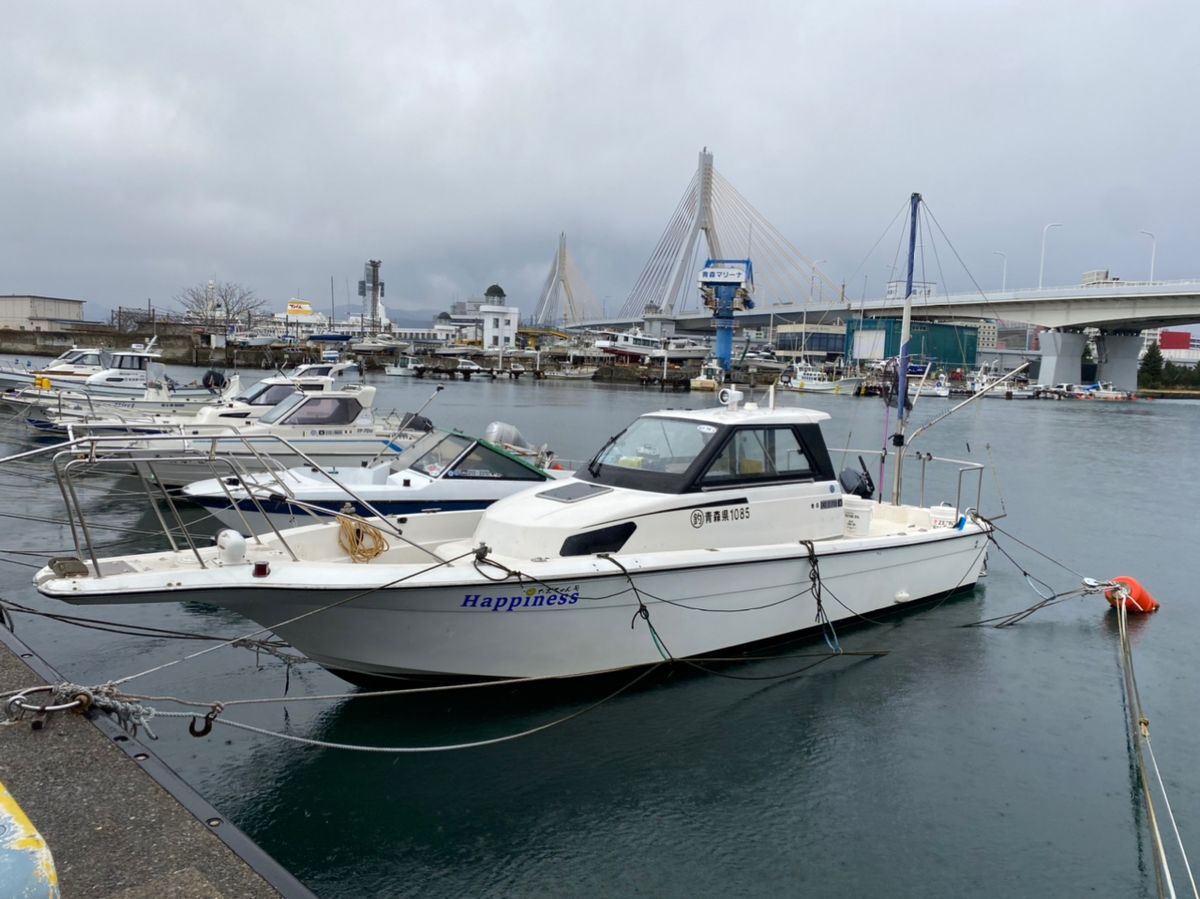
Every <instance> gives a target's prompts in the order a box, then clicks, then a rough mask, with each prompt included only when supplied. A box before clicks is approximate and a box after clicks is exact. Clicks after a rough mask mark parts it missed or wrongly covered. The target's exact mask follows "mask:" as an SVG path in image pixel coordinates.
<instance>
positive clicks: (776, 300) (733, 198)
mask: <svg viewBox="0 0 1200 899" xmlns="http://www.w3.org/2000/svg"><path fill="white" fill-rule="evenodd" d="M702 237H703V240H704V247H703V248H704V250H705V251H706V256H707V258H709V259H724V258H725V257H726V254H730V253H731V254H733V255H735V256H739V257H744V258H747V259H753V260H754V273H755V281H756V285H757V295H758V297H759V305H760V306H774V307H777V308H779V309H780V310H781V311H783V310H786V309H787V308H792V309H794V310H796V312H797V313H799V311H800V310H801V308H802V307H803V306H804V305H806V304H808V303H810V302H813V301H816V300H821V301H823V302H826V303H827V302H829V301H830V300H833V299H834V298H836V297H838V296H839V294H840V288H839V287H838V286H837V285H836V284H834V282H833V281H832V280H831V279H830V278H829V277H827V276H826V275H825V274H824V273H823V272H821V271H820V270H819V269H818V268H817V267H816V265H815V264H814V263H813V261H812V260H811V259H809V258H808V257H807V256H805V255H804V254H803V253H801V252H800V251H799V250H797V249H796V248H795V247H794V246H793V245H792V244H791V243H789V242H788V240H787V239H786V238H785V237H784V236H783V235H782V234H781V233H780V232H779V231H778V229H776V228H775V227H774V226H773V225H771V223H770V222H768V221H767V220H766V218H765V217H764V216H763V215H762V214H761V213H759V212H758V211H757V210H756V209H755V208H754V207H753V206H751V205H750V203H749V202H748V201H747V200H746V199H745V198H744V197H743V196H742V195H741V194H739V193H738V192H737V190H736V189H734V187H733V185H731V184H730V183H729V182H728V181H726V180H725V179H724V178H723V177H721V174H720V173H719V172H718V171H717V170H716V168H715V167H714V166H713V154H712V153H710V152H709V151H708V148H707V147H705V148H704V149H702V150H701V151H700V160H699V165H698V166H697V167H696V172H695V174H694V175H693V176H692V180H691V182H690V183H689V184H688V188H687V190H686V192H685V193H684V195H683V199H682V200H680V202H679V205H678V206H677V207H676V208H675V212H674V213H673V214H672V216H671V220H670V221H669V222H668V224H667V227H666V230H665V231H663V234H662V237H660V238H659V241H658V244H657V246H655V248H654V252H653V253H652V254H651V256H650V259H649V260H648V261H647V262H646V265H645V267H644V268H643V269H642V273H641V274H640V275H639V276H638V279H637V282H636V283H635V284H634V286H633V289H632V290H631V291H630V293H629V296H628V298H627V299H626V300H625V304H624V305H623V306H622V308H621V311H620V313H619V317H620V318H640V317H642V315H643V314H644V313H645V312H646V311H647V310H650V311H653V312H659V313H662V314H665V315H669V316H670V315H684V314H687V313H689V312H694V311H698V309H697V305H698V299H697V292H696V290H695V279H696V275H697V274H698V273H699V271H700V269H701V268H702V267H703V265H704V260H705V258H706V257H705V256H701V255H699V251H700V249H701V247H700V240H701V238H702Z"/></svg>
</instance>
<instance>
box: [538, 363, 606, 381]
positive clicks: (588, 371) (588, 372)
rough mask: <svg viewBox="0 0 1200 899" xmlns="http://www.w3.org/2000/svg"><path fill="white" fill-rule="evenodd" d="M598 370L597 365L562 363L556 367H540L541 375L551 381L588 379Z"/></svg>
mask: <svg viewBox="0 0 1200 899" xmlns="http://www.w3.org/2000/svg"><path fill="white" fill-rule="evenodd" d="M599 370H600V366H598V365H573V364H571V363H564V364H562V365H560V366H559V367H558V368H544V369H542V377H543V378H549V379H550V380H552V381H590V380H592V378H594V377H595V376H596V372H598V371H599Z"/></svg>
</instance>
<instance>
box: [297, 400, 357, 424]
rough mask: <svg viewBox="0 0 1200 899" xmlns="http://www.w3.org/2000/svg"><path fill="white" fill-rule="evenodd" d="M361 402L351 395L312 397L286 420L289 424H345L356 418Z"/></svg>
mask: <svg viewBox="0 0 1200 899" xmlns="http://www.w3.org/2000/svg"><path fill="white" fill-rule="evenodd" d="M361 411H362V404H360V403H359V401H358V400H356V399H354V398H353V397H350V398H344V397H342V398H339V397H312V398H310V399H309V401H308V402H307V403H305V404H304V405H303V406H301V407H300V408H299V409H297V410H296V411H295V412H294V413H293V414H292V415H291V416H290V417H289V418H288V420H287V423H288V424H289V425H347V424H350V422H352V421H354V419H356V418H358V413H359V412H361Z"/></svg>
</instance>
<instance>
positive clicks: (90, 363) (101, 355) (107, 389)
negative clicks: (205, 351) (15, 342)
mask: <svg viewBox="0 0 1200 899" xmlns="http://www.w3.org/2000/svg"><path fill="white" fill-rule="evenodd" d="M156 341H157V338H153V337H152V338H151V339H150V342H149V343H147V344H144V345H143V344H140V343H135V344H133V345H132V346H131V347H130V348H129V349H127V350H107V349H94V348H87V349H81V350H69V351H68V352H66V353H63V354H62V355H61V356H59V357H58V358H57V359H55V360H54V361H53V362H52V363H50V364H49V365H47V366H46V367H45V368H42V369H20V368H15V367H9V368H6V369H3V370H0V387H5V388H18V389H19V388H23V387H37V388H39V389H42V390H74V391H83V392H86V393H89V394H92V395H94V396H98V395H105V396H121V397H125V398H126V399H129V398H134V397H138V396H140V395H141V394H142V393H143V392H144V391H145V390H146V384H147V380H148V379H147V376H146V372H147V369H148V368H149V366H150V365H152V364H156V363H158V362H159V360H160V359H161V358H162V353H160V352H158V351H157V350H156V349H154V344H155V343H156ZM224 380H225V376H224V374H222V373H221V372H220V371H217V370H216V369H212V370H210V371H209V372H208V373H206V374H205V376H204V382H203V383H199V384H192V385H186V386H181V385H179V384H176V383H175V382H174V381H173V380H172V379H171V378H169V377H167V378H166V384H167V386H168V387H169V388H170V389H171V391H172V392H173V393H175V394H176V396H178V397H188V396H204V395H209V396H211V394H212V392H213V390H214V389H220V387H221V386H222V385H223V384H224Z"/></svg>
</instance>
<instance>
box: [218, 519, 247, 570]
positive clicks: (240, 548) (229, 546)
mask: <svg viewBox="0 0 1200 899" xmlns="http://www.w3.org/2000/svg"><path fill="white" fill-rule="evenodd" d="M217 553H218V555H219V556H220V557H221V564H222V565H244V564H245V562H246V538H245V537H243V536H242V535H241V534H239V533H238V532H237V531H235V530H233V528H225V530H223V531H221V532H220V533H219V534H217Z"/></svg>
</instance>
